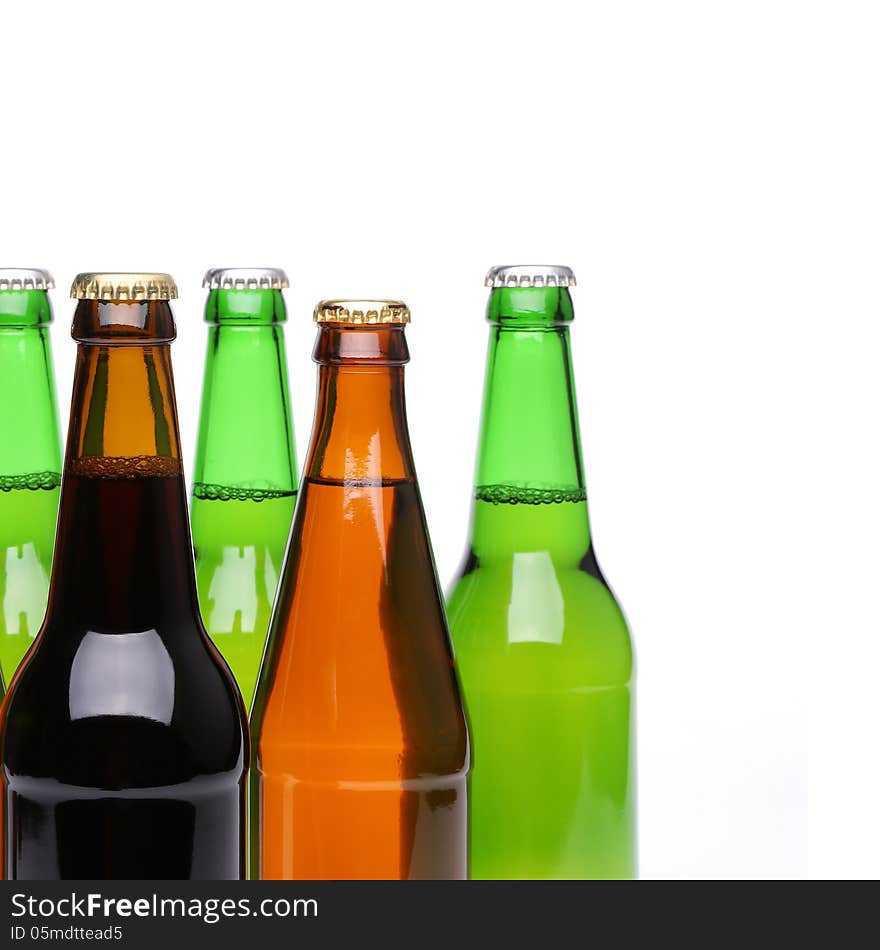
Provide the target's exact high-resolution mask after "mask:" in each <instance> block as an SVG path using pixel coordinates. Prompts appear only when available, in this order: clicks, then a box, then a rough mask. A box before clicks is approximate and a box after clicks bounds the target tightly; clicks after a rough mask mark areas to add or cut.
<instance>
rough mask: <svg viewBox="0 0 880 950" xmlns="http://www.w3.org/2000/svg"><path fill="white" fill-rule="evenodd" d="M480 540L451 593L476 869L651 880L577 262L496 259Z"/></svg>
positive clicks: (477, 498)
mask: <svg viewBox="0 0 880 950" xmlns="http://www.w3.org/2000/svg"><path fill="white" fill-rule="evenodd" d="M486 282H487V285H488V286H489V287H491V288H492V291H491V295H490V297H489V308H488V319H489V323H490V324H491V331H490V340H489V359H488V368H487V372H486V388H485V395H484V400H483V418H482V432H481V437H480V449H479V456H478V460H477V477H476V483H477V484H476V491H475V495H474V502H473V516H472V526H471V539H470V550H469V552H468V554H467V556H466V558H465V562H464V565H463V567H462V569H461V572H460V575H459V577H458V579H457V580H456V582H455V583H454V584H453V586H452V590H451V592H450V595H449V599H448V607H449V624H450V629H451V632H452V639H453V644H454V646H455V652H456V658H457V661H458V663H459V665H460V668H461V678H462V685H463V688H464V695H465V699H466V701H467V706H468V713H469V716H470V722H471V727H472V729H473V735H474V743H475V750H476V751H475V758H474V770H473V775H472V779H471V802H472V813H471V815H472V824H471V870H472V875H473V876H474V877H475V878H627V877H632V876H633V875H634V874H635V872H636V847H635V770H634V739H633V707H632V689H633V665H632V664H633V659H632V646H631V641H630V636H629V632H628V630H627V625H626V621H625V619H624V616H623V614H622V612H621V610H620V607H619V606H618V604H617V601H616V600H615V598H614V595H613V594H612V592H611V590H610V589H609V587H608V584H607V583H606V582H605V579H604V577H603V576H602V573H601V571H600V570H599V566H598V564H597V563H596V557H595V554H594V551H593V544H592V539H591V536H590V523H589V518H588V516H587V497H586V491H585V487H584V475H583V465H582V461H581V445H580V435H579V431H578V420H577V406H576V403H575V395H574V377H573V374H572V365H571V353H570V349H569V326H568V325H569V323H570V321H571V320H572V318H573V315H574V314H573V310H572V301H571V295H570V292H569V287H571V286H573V285H574V282H575V280H574V275H573V274H572V272H571V271H570V270H569V269H568V268H567V267H531V266H515V267H498V268H493V269H492V270H491V271H490V272H489V275H488V277H487V279H486Z"/></svg>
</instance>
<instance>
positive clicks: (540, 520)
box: [472, 288, 590, 560]
mask: <svg viewBox="0 0 880 950" xmlns="http://www.w3.org/2000/svg"><path fill="white" fill-rule="evenodd" d="M489 319H490V322H491V323H492V328H491V335H490V342H489V355H488V364H487V370H486V386H485V392H484V399H483V416H482V427H481V436H480V448H479V454H478V458H477V474H476V490H475V501H474V517H473V531H472V535H473V537H472V545H473V548H474V553H475V554H476V555H477V556H478V557H482V558H487V557H493V556H497V557H505V556H509V555H510V554H513V553H518V552H533V551H549V552H551V553H553V554H554V555H556V556H557V557H559V558H563V559H575V560H579V559H580V558H581V557H583V555H584V554H585V553H586V551H587V550H588V549H589V546H590V527H589V518H588V515H587V504H586V487H585V483H584V473H583V463H582V456H581V445H580V433H579V428H578V418H577V402H576V398H575V388H574V375H573V372H572V363H571V348H570V340H569V330H568V322H569V321H570V320H571V319H572V309H571V298H570V296H569V293H568V290H567V289H564V288H517V289H506V288H502V289H499V290H495V291H494V292H493V294H492V295H491V297H490V303H489Z"/></svg>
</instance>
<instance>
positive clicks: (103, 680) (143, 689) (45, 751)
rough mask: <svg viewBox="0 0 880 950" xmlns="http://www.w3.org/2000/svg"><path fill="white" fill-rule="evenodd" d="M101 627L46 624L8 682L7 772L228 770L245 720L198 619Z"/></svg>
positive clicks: (83, 776) (95, 778) (87, 778)
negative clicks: (173, 625)
mask: <svg viewBox="0 0 880 950" xmlns="http://www.w3.org/2000/svg"><path fill="white" fill-rule="evenodd" d="M180 633H181V631H180V630H177V631H176V636H175V637H174V638H172V637H170V636H167V635H166V636H164V637H163V635H162V634H161V633H160V632H159V631H158V630H147V631H137V632H132V633H128V634H119V633H114V634H98V633H95V632H94V631H88V630H86V631H82V630H71V629H64V630H60V629H58V628H57V627H55V628H53V627H51V626H47V627H46V628H44V630H43V631H42V632H41V635H40V638H39V639H38V641H37V643H36V644H35V646H34V648H33V650H32V652H31V653H30V655H29V656H28V657H27V658H26V660H25V662H24V665H23V667H22V669H21V670H20V671H19V673H18V675H17V676H16V678H15V680H14V682H13V683H12V684H11V686H10V689H9V695H8V697H7V700H6V704H5V707H4V716H3V723H2V730H0V735H2V742H3V766H4V768H5V769H6V770H7V771H8V772H12V773H18V774H24V775H30V776H51V777H53V778H55V779H56V780H58V781H64V782H66V783H67V784H73V785H77V784H81V785H85V786H92V785H96V784H97V785H102V783H103V784H105V783H106V782H108V781H111V783H112V781H114V779H112V776H114V775H115V776H118V781H119V782H120V783H121V785H128V786H131V787H140V786H148V785H149V786H152V785H170V784H178V783H180V782H184V781H189V780H191V779H193V778H195V777H197V776H200V775H210V774H215V773H219V772H230V771H232V772H234V771H236V770H237V769H239V770H240V769H241V768H242V767H243V765H242V763H243V762H245V761H246V759H247V727H246V722H245V718H244V711H243V707H242V705H241V700H240V697H239V696H238V693H237V689H236V687H235V685H234V683H233V682H232V680H231V677H230V675H229V673H228V670H226V669H225V667H224V666H222V663H221V661H219V658H218V657H217V656H216V654H215V653H214V652H213V650H212V648H211V647H210V645H209V643H208V642H207V637H206V636H205V635H204V634H203V633H201V631H200V630H199V629H198V626H197V625H194V629H193V630H191V631H187V632H186V636H185V637H181V636H180Z"/></svg>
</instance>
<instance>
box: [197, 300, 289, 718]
mask: <svg viewBox="0 0 880 950" xmlns="http://www.w3.org/2000/svg"><path fill="white" fill-rule="evenodd" d="M205 320H206V321H207V322H208V324H209V330H208V353H207V358H206V363H205V379H204V388H203V390H202V410H201V420H200V424H199V436H198V445H197V448H196V461H195V480H194V484H193V499H192V532H193V546H194V549H195V559H196V580H197V584H198V592H199V605H200V608H201V612H202V619H203V620H204V623H205V627H206V628H207V630H208V633H209V634H210V635H211V638H212V639H213V641H214V643H215V644H216V645H217V648H218V649H219V650H220V652H221V653H222V654H223V656H224V658H225V659H226V662H227V663H228V664H229V667H230V669H231V670H232V672H233V674H234V676H235V678H236V680H237V682H238V686H239V689H240V690H241V694H242V697H243V699H244V702H245V706H246V707H247V708H248V709H249V708H250V704H251V701H252V699H253V695H254V689H255V687H256V682H257V674H258V673H259V669H260V661H261V658H262V655H263V646H264V644H265V641H266V633H267V631H268V628H269V618H270V614H271V611H272V604H273V602H274V600H275V590H276V587H277V584H278V578H279V575H280V572H281V565H282V561H283V559H284V549H285V546H286V545H287V536H288V534H289V533H290V523H291V520H292V518H293V508H294V503H295V501H296V490H297V484H298V482H297V471H296V453H295V448H294V441H293V425H292V423H291V413H290V396H289V387H288V382H287V358H286V356H285V351H284V330H283V323H284V321H285V320H286V310H285V306H284V298H283V297H282V294H281V291H280V290H279V289H239V290H236V289H215V290H211V291H210V293H209V295H208V301H207V305H206V309H205Z"/></svg>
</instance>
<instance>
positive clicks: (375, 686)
mask: <svg viewBox="0 0 880 950" xmlns="http://www.w3.org/2000/svg"><path fill="white" fill-rule="evenodd" d="M315 320H316V322H317V323H318V324H319V327H320V329H319V334H318V342H317V346H316V349H315V354H314V355H315V360H316V362H317V363H318V364H319V366H320V369H319V382H318V404H317V410H316V416H315V425H314V430H313V433H312V440H311V445H310V447H309V454H308V459H307V462H306V466H305V471H304V475H303V481H302V485H301V487H300V495H299V499H298V502H297V508H296V513H295V515H294V524H293V529H292V531H291V537H290V544H289V546H288V551H287V559H286V563H285V566H284V572H283V574H282V580H281V585H280V588H279V594H278V600H277V603H276V608H275V611H274V614H273V619H272V623H271V626H270V633H269V642H268V645H267V650H266V657H265V660H264V662H263V666H262V669H261V671H260V678H259V682H258V686H257V693H256V698H255V701H254V711H253V713H252V716H251V731H252V736H253V742H254V763H253V766H252V779H251V807H252V808H253V809H254V811H253V812H252V816H251V825H252V827H253V828H259V829H260V832H259V834H257V835H253V836H252V841H255V842H256V850H257V854H256V855H255V856H254V861H253V862H252V869H256V870H257V872H258V873H259V875H260V876H261V877H263V878H270V879H288V878H344V879H353V878H354V879H365V878H374V879H376V878H381V879H399V878H463V877H465V876H466V873H467V834H466V825H467V792H466V777H467V771H468V757H469V753H468V735H467V726H466V723H465V718H464V714H463V711H462V705H461V700H460V696H459V689H458V683H457V679H456V674H455V668H454V665H453V662H452V655H451V650H450V645H449V638H448V633H447V627H446V620H445V616H444V611H443V605H442V599H441V594H440V591H439V587H438V584H437V578H436V573H435V569H434V562H433V556H432V554H431V547H430V542H429V540H428V534H427V530H426V527H425V519H424V514H423V511H422V504H421V500H420V497H419V490H418V486H417V483H416V475H415V469H414V467H413V461H412V453H411V450H410V444H409V434H408V431H407V425H406V414H405V408H404V392H403V371H404V365H405V364H406V363H407V361H408V359H409V354H408V352H407V345H406V339H405V336H404V326H405V324H406V323H407V322H408V321H409V311H408V309H407V308H406V306H404V305H403V304H402V303H399V302H394V301H373V300H368V301H326V302H323V303H321V304H319V305H318V307H317V309H316V311H315Z"/></svg>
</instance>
